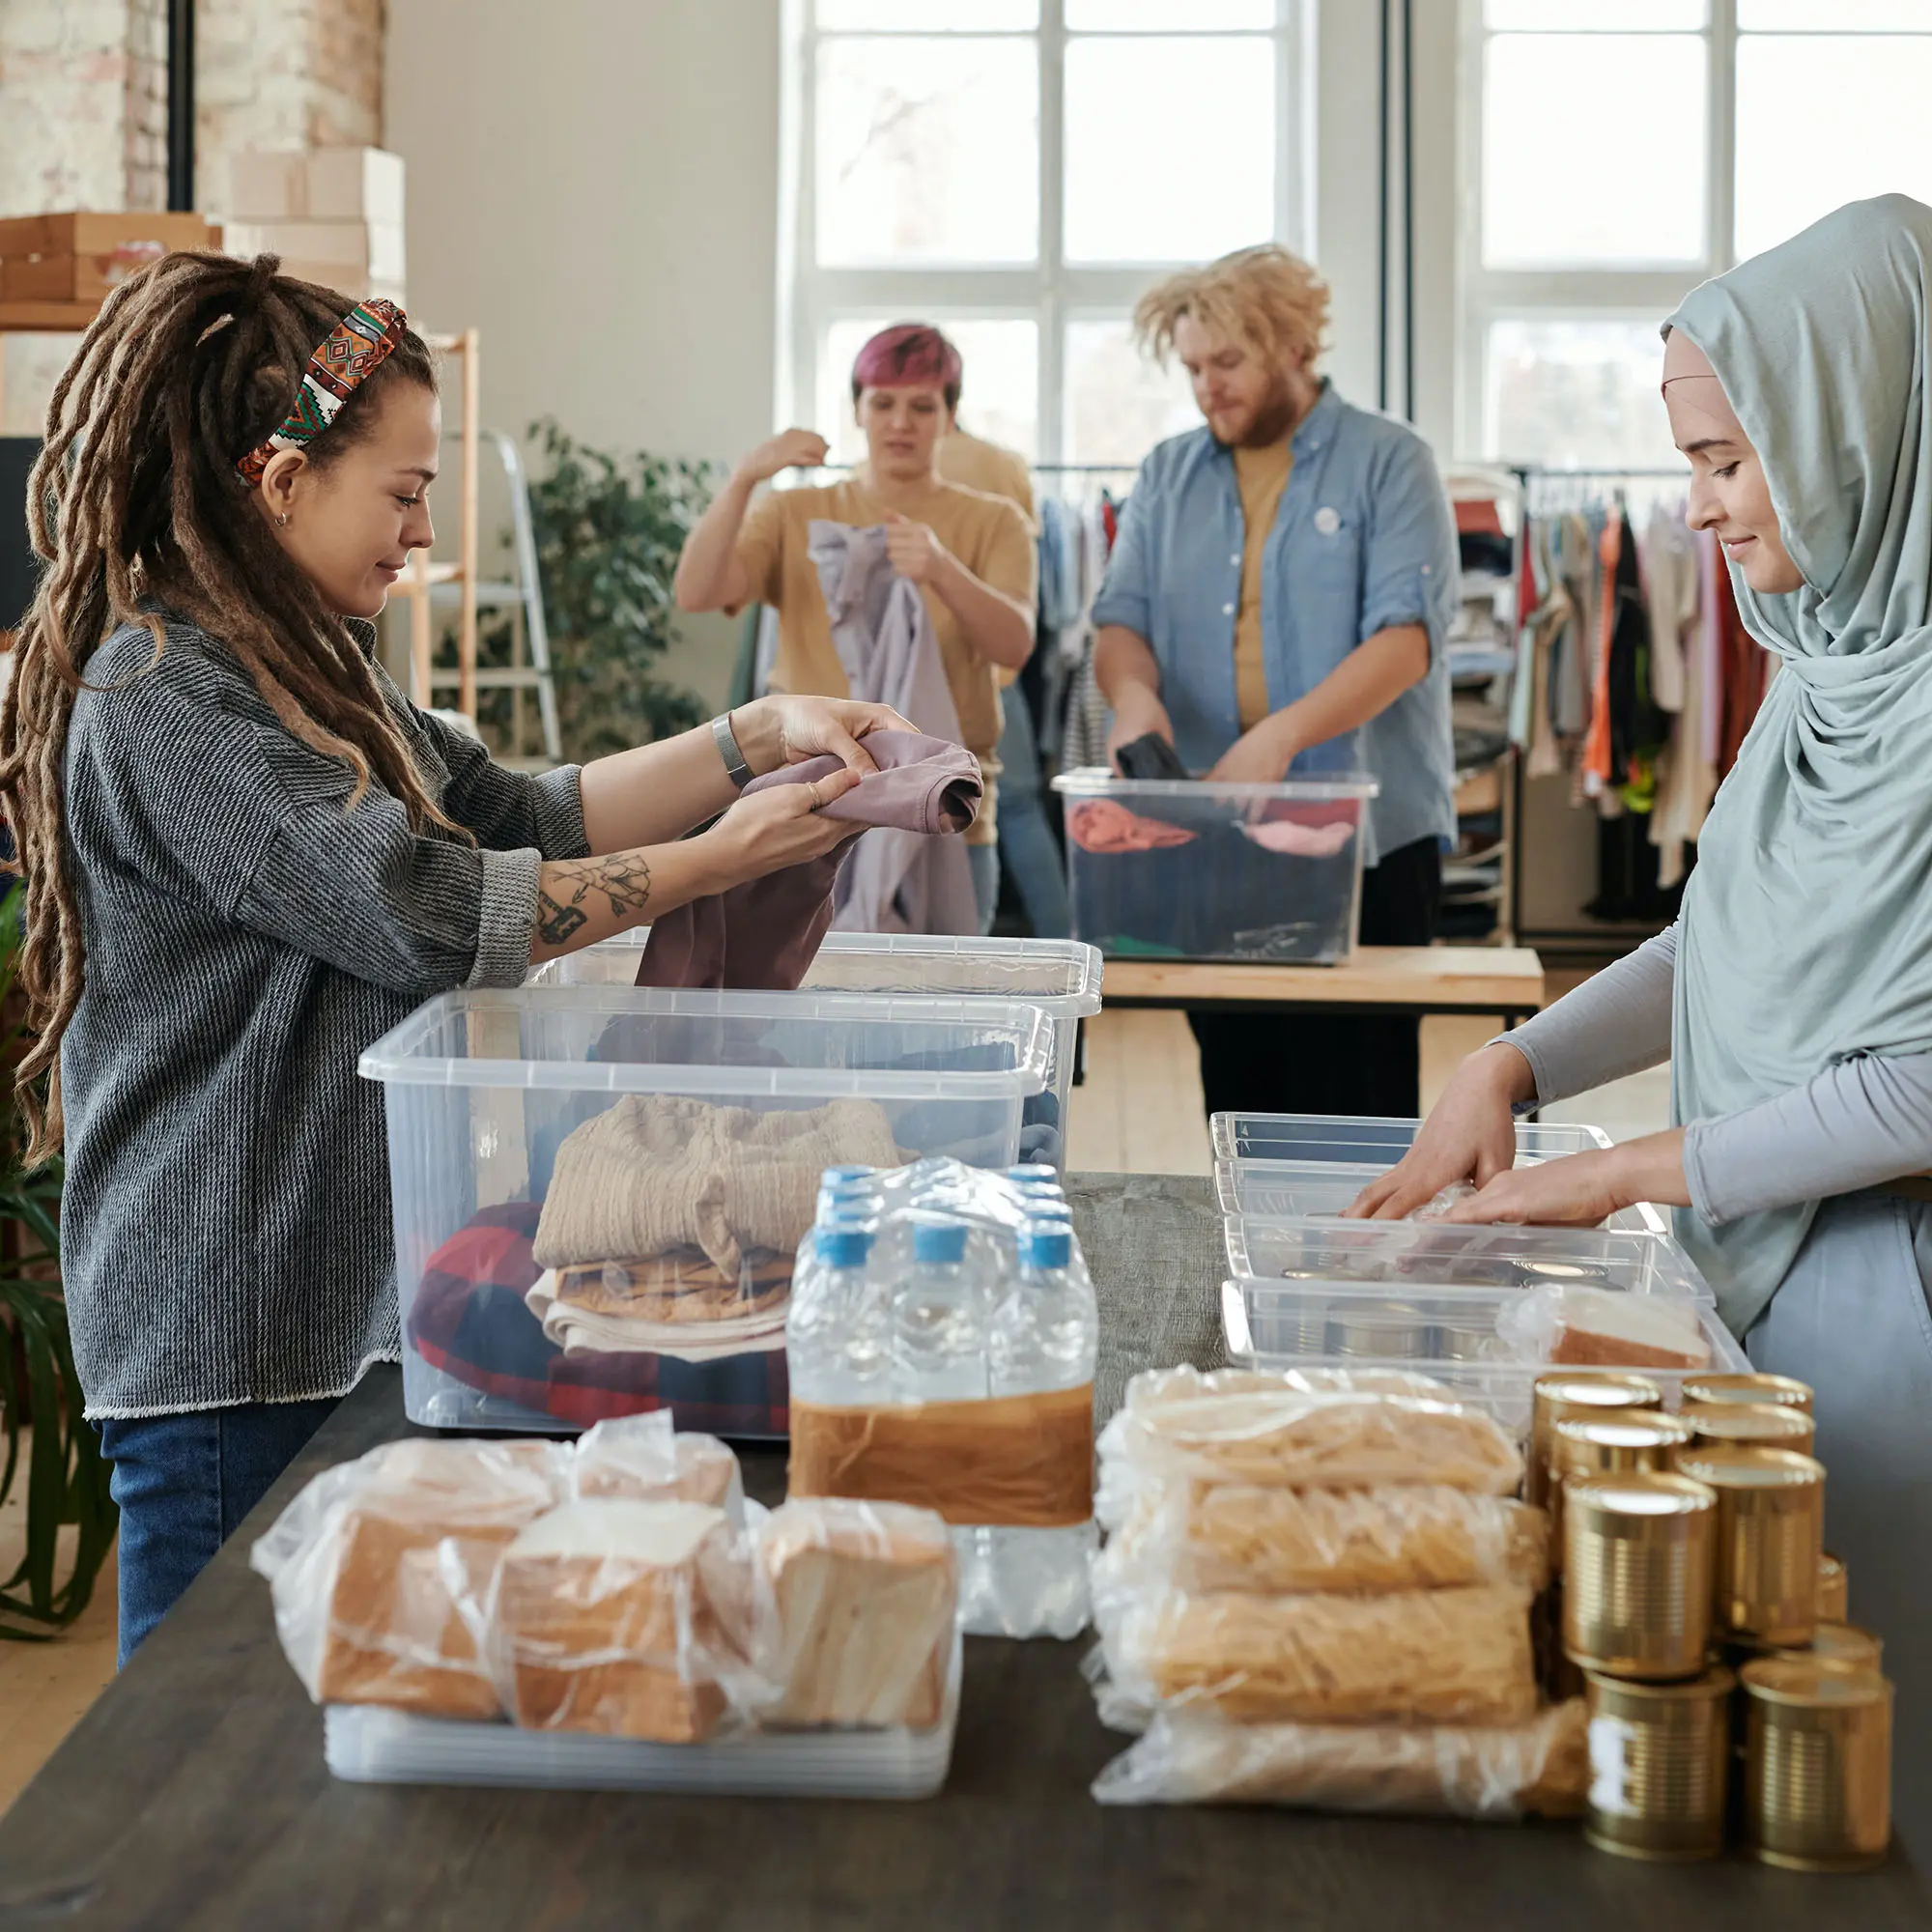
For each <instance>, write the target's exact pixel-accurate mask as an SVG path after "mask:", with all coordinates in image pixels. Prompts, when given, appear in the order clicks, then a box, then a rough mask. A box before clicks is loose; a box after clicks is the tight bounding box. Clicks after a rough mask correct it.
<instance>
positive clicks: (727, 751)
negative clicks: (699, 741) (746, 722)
mask: <svg viewBox="0 0 1932 1932" xmlns="http://www.w3.org/2000/svg"><path fill="white" fill-rule="evenodd" d="M711 736H712V740H713V742H714V743H715V744H716V745H717V747H718V755H719V756H720V757H721V758H723V759H724V760H725V776H726V777H727V778H728V779H729V780H730V781H731V782H732V783H733V784H734V785H736V786H737V788H738V789H739V790H740V791H743V790H744V789H745V787H746V786H747V785H748V784H750V783H751V782H752V768H751V766H750V765H748V764H747V763H746V762H745V754H744V753H743V752H741V751H740V750H739V749H738V739H737V734H736V733H735V732H734V731H733V730H732V729H731V714H730V713H729V712H728V711H721V712H720V713H719V714H718V716H717V717H716V718H714V719H713V720H712V721H711Z"/></svg>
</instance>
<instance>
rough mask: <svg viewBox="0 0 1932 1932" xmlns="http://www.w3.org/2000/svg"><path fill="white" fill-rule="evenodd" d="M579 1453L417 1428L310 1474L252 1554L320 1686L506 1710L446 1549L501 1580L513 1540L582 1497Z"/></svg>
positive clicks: (480, 1710)
mask: <svg viewBox="0 0 1932 1932" xmlns="http://www.w3.org/2000/svg"><path fill="white" fill-rule="evenodd" d="M568 1458H569V1451H568V1449H567V1448H566V1447H565V1445H563V1444H561V1443H556V1442H550V1441H539V1440H510V1441H433V1440H428V1439H423V1438H417V1437H412V1438H409V1439H407V1440H404V1441H400V1442H388V1443H384V1445H383V1446H382V1447H381V1448H380V1449H372V1450H370V1452H369V1453H368V1454H367V1455H366V1456H361V1457H358V1458H357V1459H356V1460H355V1462H353V1463H342V1464H340V1465H338V1466H337V1467H335V1468H333V1469H326V1470H325V1471H324V1472H323V1473H322V1474H321V1475H319V1476H317V1477H316V1478H315V1479H314V1480H313V1481H312V1482H311V1483H309V1484H308V1485H307V1486H306V1488H304V1489H303V1490H302V1492H301V1493H300V1494H299V1495H298V1496H297V1497H296V1499H295V1500H294V1501H293V1502H292V1503H290V1504H289V1506H288V1508H287V1509H285V1510H284V1511H283V1512H282V1514H281V1515H280V1516H279V1517H278V1518H276V1520H275V1521H274V1523H273V1525H272V1526H271V1527H270V1530H269V1531H268V1533H267V1534H266V1535H264V1536H263V1537H262V1538H260V1540H259V1541H258V1542H257V1543H256V1544H255V1547H254V1548H253V1549H252V1550H251V1551H250V1553H249V1562H250V1564H251V1565H252V1566H253V1567H254V1569H256V1570H257V1571H258V1572H260V1574H261V1575H262V1576H264V1577H267V1578H268V1579H269V1583H270V1589H271V1590H272V1592H273V1596H274V1605H275V1631H276V1634H278V1635H279V1636H280V1638H281V1642H282V1649H283V1651H284V1652H285V1653H286V1654H287V1657H288V1660H289V1662H290V1663H291V1664H293V1665H294V1666H295V1671H296V1674H297V1676H298V1677H299V1678H300V1679H301V1681H302V1684H303V1686H304V1687H305V1688H306V1690H307V1691H308V1693H309V1695H310V1696H311V1697H313V1698H314V1699H315V1700H316V1702H317V1703H339V1704H389V1705H394V1706H395V1707H397V1708H398V1709H401V1710H407V1711H418V1712H423V1713H426V1714H428V1715H431V1716H435V1717H442V1718H494V1717H496V1716H497V1714H498V1710H499V1704H498V1700H497V1691H496V1690H495V1688H494V1686H493V1684H492V1681H491V1678H490V1676H489V1674H488V1671H487V1669H486V1666H485V1663H484V1661H483V1659H482V1658H481V1656H480V1654H479V1652H478V1647H477V1643H476V1633H475V1630H474V1627H473V1625H472V1624H471V1622H470V1621H469V1619H467V1618H466V1617H465V1616H464V1615H463V1614H462V1611H461V1607H460V1605H459V1604H458V1603H457V1601H456V1599H455V1598H454V1597H453V1595H452V1593H451V1590H450V1587H449V1584H448V1582H447V1580H446V1576H445V1568H444V1563H443V1557H442V1553H441V1551H442V1547H443V1546H444V1545H445V1544H452V1543H453V1544H455V1545H457V1546H459V1548H460V1550H461V1558H460V1568H461V1572H462V1574H463V1575H465V1576H466V1577H470V1578H474V1579H477V1580H478V1581H480V1582H482V1583H484V1584H487V1582H488V1579H489V1577H491V1575H492V1574H493V1573H494V1570H495V1566H496V1564H497V1560H498V1559H499V1558H500V1557H501V1555H502V1552H503V1550H504V1548H507V1546H508V1545H509V1544H510V1543H511V1541H512V1540H513V1539H514V1538H515V1537H516V1536H518V1535H519V1534H520V1533H521V1532H522V1530H523V1529H524V1528H525V1526H526V1524H528V1523H530V1522H532V1521H534V1520H536V1519H537V1518H538V1517H540V1516H542V1515H543V1514H544V1513H545V1512H546V1511H548V1510H550V1509H552V1508H554V1506H555V1505H556V1504H557V1503H558V1502H559V1501H561V1500H562V1498H563V1497H564V1495H565V1494H566V1493H567V1492H568V1485H569V1463H568Z"/></svg>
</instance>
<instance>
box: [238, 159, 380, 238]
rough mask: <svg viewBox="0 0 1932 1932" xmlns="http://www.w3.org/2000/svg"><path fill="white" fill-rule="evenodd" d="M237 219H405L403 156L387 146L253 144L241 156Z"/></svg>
mask: <svg viewBox="0 0 1932 1932" xmlns="http://www.w3.org/2000/svg"><path fill="white" fill-rule="evenodd" d="M228 199H229V213H230V214H231V215H232V216H233V218H234V219H235V220H237V221H251V222H252V221H368V222H374V223H376V224H378V225H380V226H387V227H396V228H400V227H401V226H402V223H403V157H402V156H400V155H392V154H389V153H387V152H386V151H385V150H384V149H382V148H316V149H312V150H309V151H306V152H304V151H299V150H294V149H254V150H251V151H249V152H248V153H245V154H241V155H238V156H236V157H235V160H234V163H233V165H232V168H231V170H230V175H229V195H228Z"/></svg>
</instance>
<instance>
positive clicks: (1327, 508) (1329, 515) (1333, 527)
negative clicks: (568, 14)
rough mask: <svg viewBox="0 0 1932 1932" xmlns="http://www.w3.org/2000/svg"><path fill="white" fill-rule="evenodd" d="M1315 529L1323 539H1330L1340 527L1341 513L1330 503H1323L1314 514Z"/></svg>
mask: <svg viewBox="0 0 1932 1932" xmlns="http://www.w3.org/2000/svg"><path fill="white" fill-rule="evenodd" d="M1315 527H1316V528H1317V529H1318V530H1320V531H1321V534H1322V535H1323V536H1324V537H1332V536H1333V535H1334V534H1335V532H1336V531H1337V530H1339V529H1340V528H1341V527H1342V513H1341V511H1340V510H1338V509H1336V508H1335V506H1334V505H1333V504H1332V503H1323V504H1322V506H1321V508H1320V509H1319V510H1317V511H1316V513H1315Z"/></svg>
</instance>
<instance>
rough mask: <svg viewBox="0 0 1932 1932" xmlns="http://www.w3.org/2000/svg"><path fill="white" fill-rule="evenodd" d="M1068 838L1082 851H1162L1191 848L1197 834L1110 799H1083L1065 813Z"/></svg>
mask: <svg viewBox="0 0 1932 1932" xmlns="http://www.w3.org/2000/svg"><path fill="white" fill-rule="evenodd" d="M1066 836H1067V837H1068V838H1070V839H1072V840H1073V842H1074V844H1076V845H1077V846H1079V847H1080V849H1081V850H1082V851H1083V852H1107V853H1113V852H1162V851H1165V850H1167V849H1168V848H1169V847H1170V846H1174V845H1191V844H1192V843H1193V842H1194V834H1193V833H1191V832H1188V831H1186V830H1184V829H1183V828H1182V827H1180V826H1179V825H1167V824H1164V823H1163V822H1162V821H1161V820H1160V819H1158V818H1143V817H1142V816H1141V814H1140V813H1139V812H1137V811H1129V810H1127V809H1126V807H1125V806H1123V805H1117V804H1115V802H1114V801H1113V800H1112V799H1110V798H1094V799H1087V800H1084V801H1083V802H1082V803H1081V804H1079V805H1076V806H1075V807H1074V808H1073V809H1072V810H1071V811H1069V812H1068V813H1067V814H1066Z"/></svg>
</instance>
